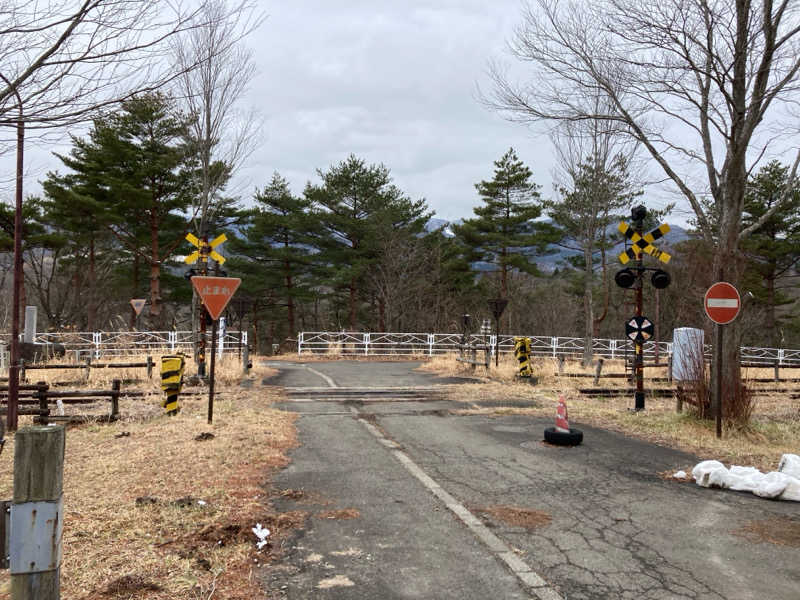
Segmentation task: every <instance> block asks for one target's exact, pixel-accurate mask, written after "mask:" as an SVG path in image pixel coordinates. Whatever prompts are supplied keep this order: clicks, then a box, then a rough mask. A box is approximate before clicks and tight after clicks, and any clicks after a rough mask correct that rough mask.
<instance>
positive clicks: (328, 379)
mask: <svg viewBox="0 0 800 600" xmlns="http://www.w3.org/2000/svg"><path fill="white" fill-rule="evenodd" d="M306 369H308V370H309V371H311V372H312V373H313V374H314V375H319V376H320V377H322V378H323V379H324V380H325V382H326V383H327V384H328V387H332V388H338V387H339V386H338V385H336V382H335V381H334V380H333V379H331V378H330V377H328V376H327V375H325V373H320V372H319V371H317V370H316V369H313V368H311V367H309V366H308V365H306Z"/></svg>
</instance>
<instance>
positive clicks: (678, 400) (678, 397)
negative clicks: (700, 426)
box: [675, 383, 684, 413]
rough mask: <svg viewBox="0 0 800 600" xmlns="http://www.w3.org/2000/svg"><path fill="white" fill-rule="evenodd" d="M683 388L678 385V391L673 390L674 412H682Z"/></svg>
mask: <svg viewBox="0 0 800 600" xmlns="http://www.w3.org/2000/svg"><path fill="white" fill-rule="evenodd" d="M683 394H684V391H683V386H682V385H681V384H680V383H678V389H676V390H675V412H677V413H680V412H683Z"/></svg>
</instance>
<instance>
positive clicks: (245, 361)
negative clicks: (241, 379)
mask: <svg viewBox="0 0 800 600" xmlns="http://www.w3.org/2000/svg"><path fill="white" fill-rule="evenodd" d="M240 335H241V332H240ZM239 343H241V339H240V340H239ZM240 356H241V357H242V373H244V374H245V375H247V374H248V373H250V346H248V345H247V344H245V345H244V346H242V348H241V350H240Z"/></svg>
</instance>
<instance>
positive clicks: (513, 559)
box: [350, 406, 564, 600]
mask: <svg viewBox="0 0 800 600" xmlns="http://www.w3.org/2000/svg"><path fill="white" fill-rule="evenodd" d="M350 412H352V413H353V415H356V416H357V415H358V409H356V408H355V407H354V406H351V407H350ZM358 421H359V422H360V423H361V424H362V425H363V426H364V427H366V429H367V431H369V432H370V433H371V434H372V435H373V436H375V437H376V438H377V439H378V441H379V442H380V443H381V444H382V445H383V446H385V447H387V448H388V449H389V450H390V451H391V453H392V454H393V455H394V456H395V458H396V459H397V460H399V461H400V463H401V464H402V465H403V466H404V467H405V468H406V470H407V471H408V472H409V473H411V474H412V475H413V476H414V477H416V478H417V479H418V480H419V481H420V483H422V485H424V486H425V487H426V488H428V490H430V491H431V493H432V494H433V495H434V496H436V497H437V498H438V499H439V500H441V501H442V502H443V503H444V505H445V506H447V508H448V509H450V511H451V512H452V513H453V514H455V516H456V517H458V518H459V520H461V522H462V523H464V525H466V526H467V527H468V528H469V529H470V530H471V531H472V533H473V534H474V535H475V537H477V538H478V539H479V540H480V541H481V542H483V543H484V545H485V546H486V547H487V548H489V550H491V551H492V553H494V555H495V556H497V558H498V559H499V560H501V561H503V562H504V563H505V564H506V566H508V568H509V569H511V572H512V573H514V575H516V577H517V579H519V580H520V581H521V582H522V584H523V585H524V586H525V587H526V588H529V589H530V590H531V591H532V592H533V593H534V594H535V595H536V598H538V599H539V600H564V598H563V597H562V596H561V595H560V594H559V593H558V592H556V591H555V590H554V589H553V588H552V587H550V585H549V584H548V583H547V582H546V581H545V580H544V579H542V578H541V576H539V574H538V573H536V571H534V570H533V569H531V568H530V567H529V566H528V565H527V564H526V563H525V561H524V560H522V559H521V558H520V557H519V556H517V554H516V553H514V551H513V550H512V549H511V548H510V547H509V546H508V544H506V543H505V542H504V541H503V540H501V539H500V538H499V537H497V536H496V535H495V534H494V533H492V532H491V531H490V530H489V528H488V527H486V525H484V524H483V523H482V522H481V520H480V519H478V517H476V516H475V515H474V514H472V513H471V512H470V511H469V510H467V507H465V506H464V505H463V504H461V503H460V502H459V501H458V500H456V499H455V498H453V496H451V495H450V494H448V493H447V492H446V491H445V490H444V488H443V487H442V486H440V485H439V484H438V483H436V481H435V480H434V479H433V478H432V477H431V476H430V475H428V474H427V473H426V472H425V471H423V470H422V469H421V468H420V467H419V466H418V465H417V464H416V463H415V462H414V461H413V460H411V458H409V456H408V455H407V454H406V453H405V452H403V451H402V450H400V449H399V448H398V445H397V444H396V443H395V442H393V441H392V440H389V439H387V438H386V436H384V435H383V434H382V433H381V431H380V429H378V428H377V427H375V426H374V425H373V424H372V423H370V422H369V421H367V420H365V419H358Z"/></svg>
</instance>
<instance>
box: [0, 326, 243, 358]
mask: <svg viewBox="0 0 800 600" xmlns="http://www.w3.org/2000/svg"><path fill="white" fill-rule="evenodd" d="M206 335H207V336H208V337H207V339H208V345H207V347H208V348H210V347H211V332H210V331H209V332H207V334H206ZM10 341H11V336H9V335H2V336H0V343H3V344H6V345H8V344H9V343H10ZM34 343H35V344H41V345H42V348H43V351H44V349H45V348H52V346H53V345H55V344H59V345H61V346H63V347H64V349H65V350H66V351H67V352H73V351H76V350H77V351H78V352H80V353H86V354H89V355H91V357H92V358H95V359H97V358H101V357H103V356H119V355H125V354H134V353H144V352H153V353H155V352H156V351H159V350H163V351H166V352H179V351H180V352H185V353H187V354H191V352H192V349H193V345H192V332H191V331H81V332H68V333H38V334H37V335H36V336H35V337H34ZM246 345H247V332H246V331H235V330H228V329H222V328H220V329H219V330H218V333H217V352H218V353H219V354H220V355H222V354H223V353H225V352H238V351H239V349H240V348H242V347H243V346H246ZM3 366H5V365H0V367H3Z"/></svg>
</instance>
